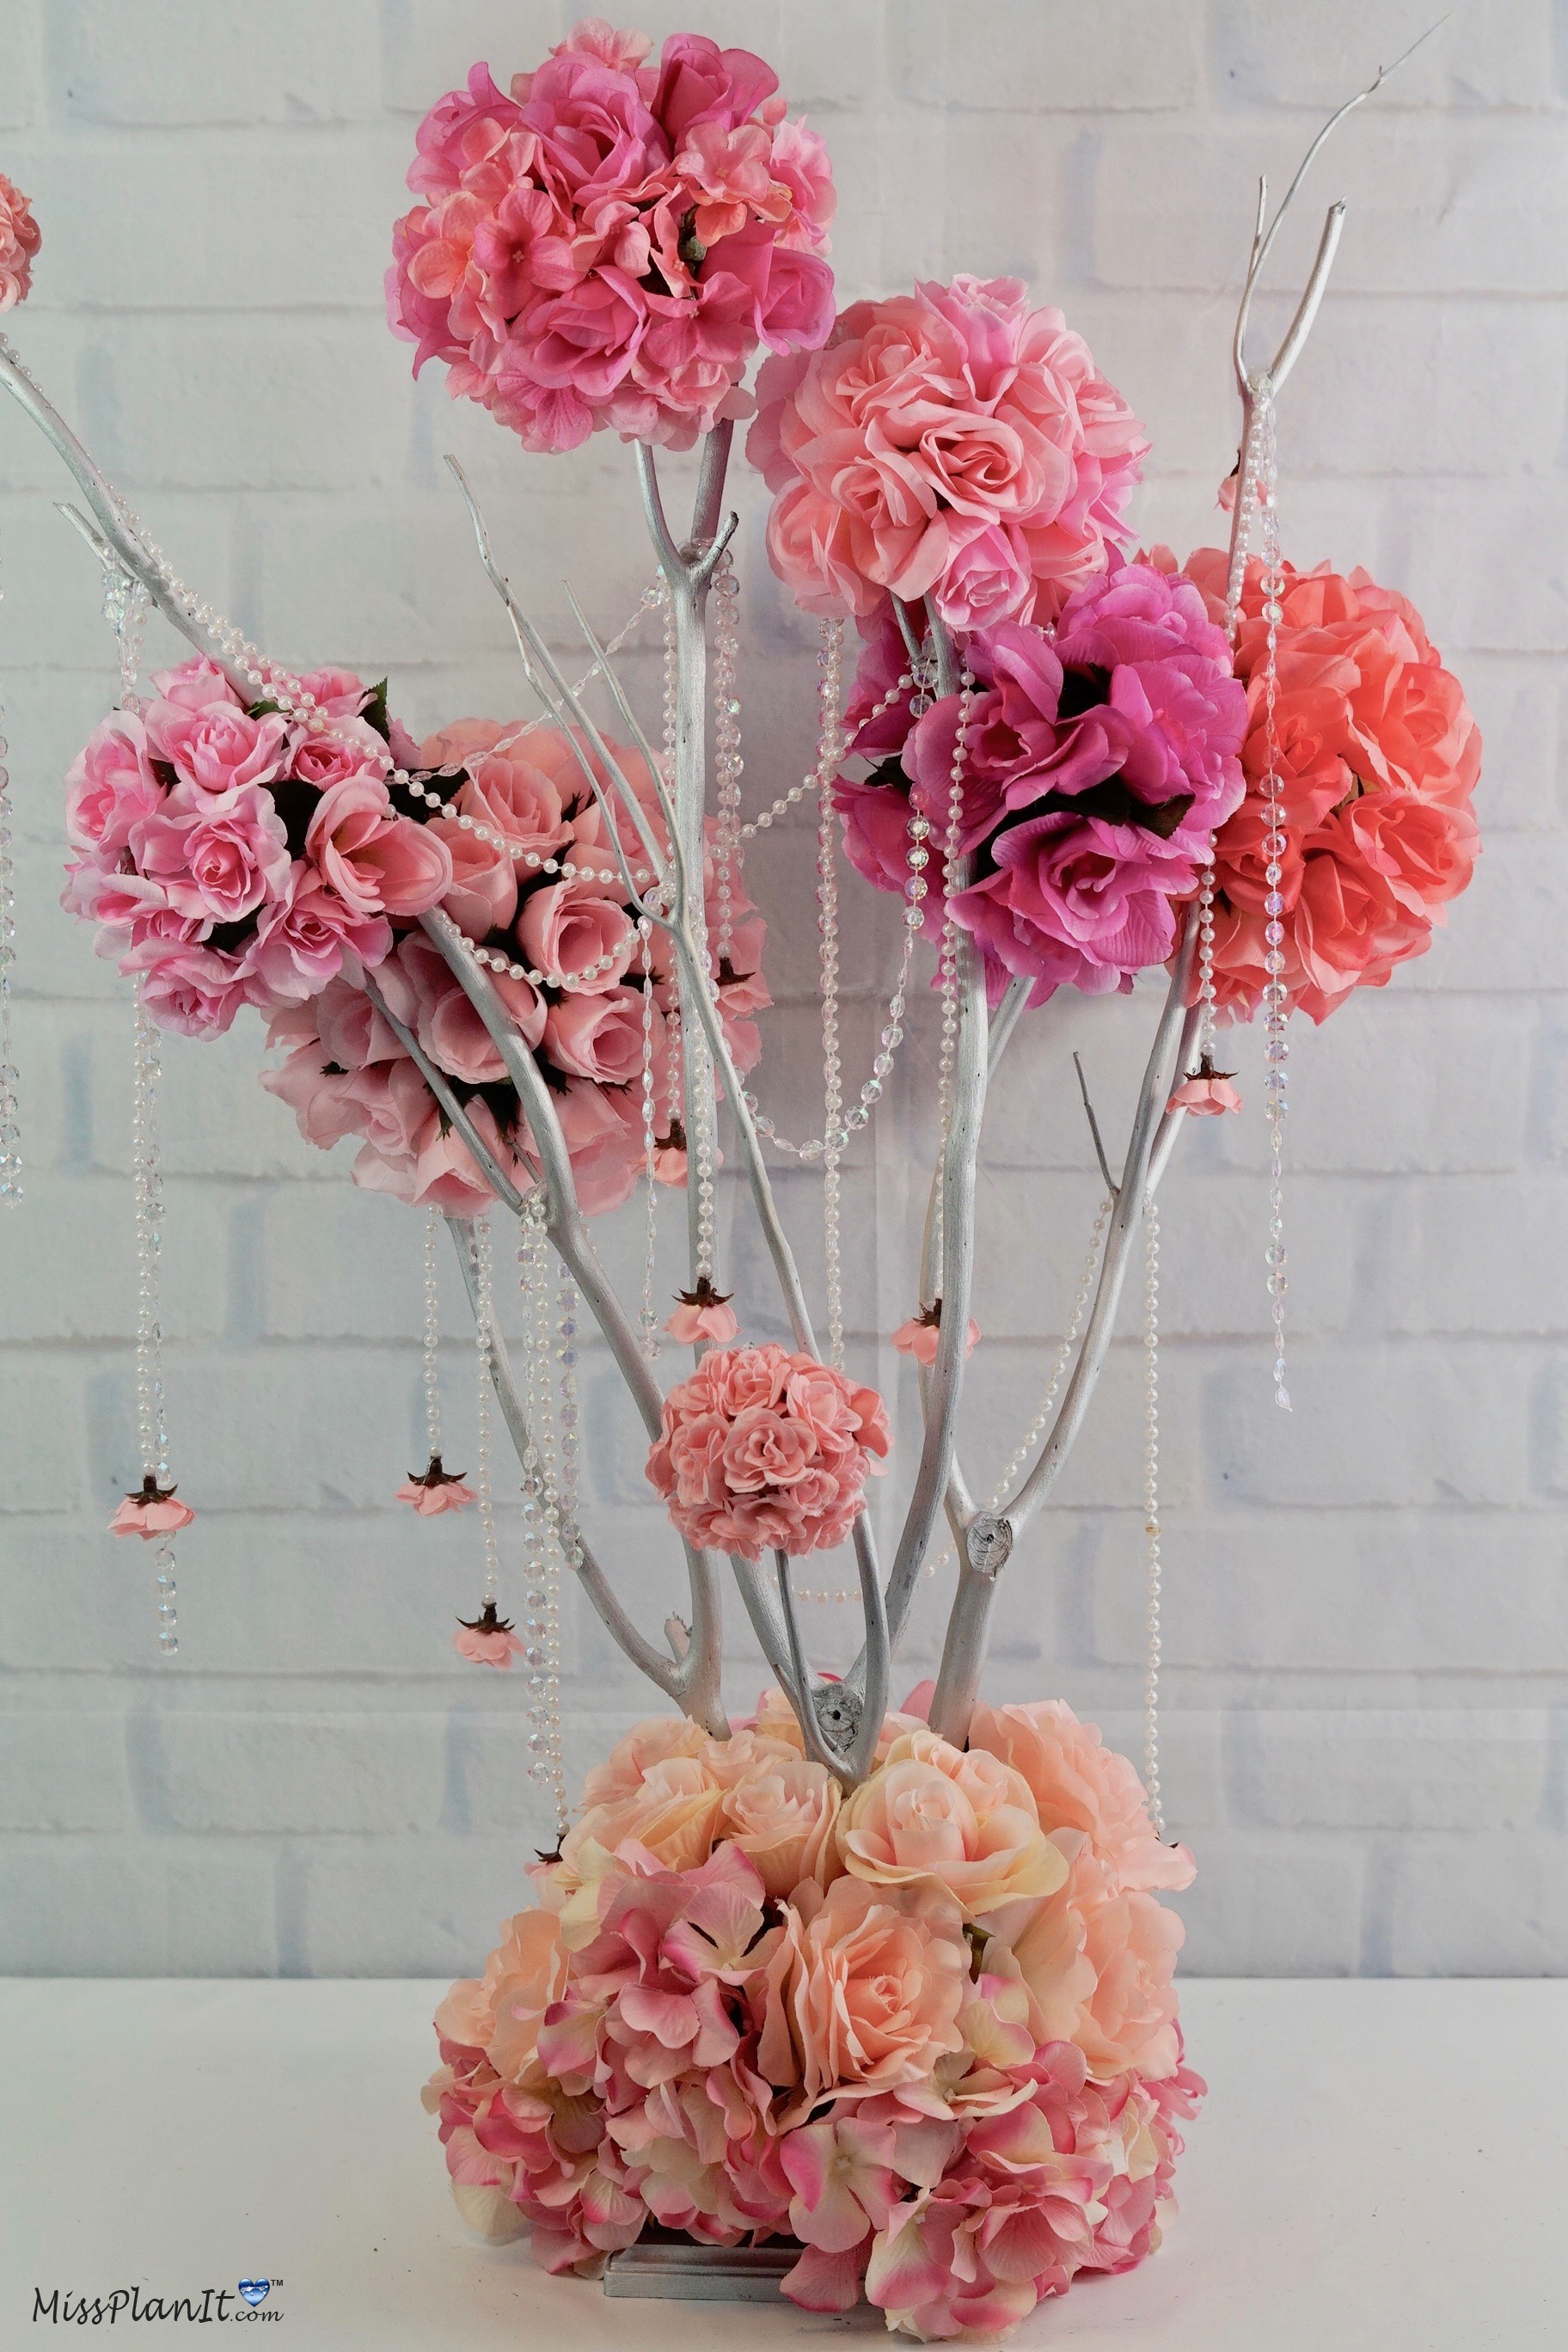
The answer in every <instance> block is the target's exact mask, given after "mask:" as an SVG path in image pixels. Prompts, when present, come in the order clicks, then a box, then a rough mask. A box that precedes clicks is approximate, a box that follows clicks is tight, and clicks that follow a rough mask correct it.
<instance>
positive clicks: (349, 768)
mask: <svg viewBox="0 0 1568 2352" xmlns="http://www.w3.org/2000/svg"><path fill="white" fill-rule="evenodd" d="M289 774H290V775H291V776H294V777H296V778H297V779H298V780H299V782H300V783H302V784H313V785H314V787H315V789H316V790H317V792H319V793H324V792H326V791H327V790H328V789H329V787H330V786H331V785H332V784H341V783H342V782H343V781H344V779H345V778H346V777H349V776H365V775H369V776H378V777H380V778H381V779H382V780H383V781H384V780H385V775H386V745H385V744H384V742H383V741H382V739H381V737H380V736H379V735H378V734H377V733H376V731H375V730H374V727H370V726H367V725H366V724H365V722H364V720H363V719H339V720H338V722H337V724H336V726H335V727H334V728H333V729H332V730H331V734H330V735H329V734H326V733H322V734H320V735H310V734H300V735H299V736H298V737H296V739H295V742H294V746H293V750H292V751H291V752H290V755H289Z"/></svg>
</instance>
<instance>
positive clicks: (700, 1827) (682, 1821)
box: [561, 1755, 723, 1880]
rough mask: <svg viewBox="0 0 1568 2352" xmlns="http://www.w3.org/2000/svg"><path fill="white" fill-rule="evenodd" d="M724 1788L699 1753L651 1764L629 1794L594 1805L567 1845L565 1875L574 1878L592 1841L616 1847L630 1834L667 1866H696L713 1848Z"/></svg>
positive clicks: (564, 1849)
mask: <svg viewBox="0 0 1568 2352" xmlns="http://www.w3.org/2000/svg"><path fill="white" fill-rule="evenodd" d="M722 1801H723V1792H722V1790H721V1789H720V1787H719V1784H718V1782H717V1781H716V1780H714V1778H713V1776H712V1774H711V1773H710V1771H709V1770H708V1769H707V1767H706V1765H704V1764H703V1763H702V1762H701V1760H700V1759H699V1758H697V1757H695V1756H679V1755H676V1756H670V1757H668V1758H666V1759H664V1761H662V1762H661V1763H658V1764H654V1765H651V1766H650V1767H649V1768H648V1769H647V1772H645V1773H644V1775H643V1778H642V1780H640V1782H639V1783H638V1784H637V1787H636V1788H635V1789H634V1790H632V1791H631V1792H630V1794H629V1795H627V1796H625V1797H621V1798H619V1799H617V1800H616V1801H613V1802H612V1803H609V1804H604V1805H591V1806H589V1808H588V1809H587V1811H585V1812H584V1814H583V1815H582V1816H581V1817H580V1819H579V1820H578V1821H577V1822H576V1823H575V1825H574V1827H573V1828H572V1829H571V1830H569V1831H568V1832H567V1833H566V1836H565V1838H564V1839H563V1843H562V1847H561V1863H562V1869H563V1874H564V1876H565V1877H566V1878H567V1879H568V1880H572V1879H574V1878H575V1876H576V1874H577V1860H578V1856H579V1855H580V1854H581V1853H582V1851H583V1848H584V1845H586V1844H587V1843H589V1842H590V1841H592V1843H595V1845H601V1846H603V1847H604V1848H605V1850H606V1852H608V1853H614V1852H615V1850H616V1847H617V1846H618V1845H620V1844H622V1843H624V1842H625V1840H626V1839H627V1838H635V1839H636V1840H637V1843H638V1845H641V1846H646V1847H647V1851H648V1853H651V1854H652V1855H653V1856H654V1858H655V1859H656V1861H658V1862H661V1863H663V1864H664V1865H665V1867H666V1869H667V1870H695V1869H697V1868H698V1867H699V1865H700V1864H702V1863H704V1862H706V1861H707V1859H708V1856H709V1855H710V1853H711V1852H712V1850H713V1832H714V1829H715V1826H716V1825H717V1822H718V1819H719V1808H720V1805H721V1802H722Z"/></svg>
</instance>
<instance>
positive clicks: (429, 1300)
mask: <svg viewBox="0 0 1568 2352" xmlns="http://www.w3.org/2000/svg"><path fill="white" fill-rule="evenodd" d="M442 1223H443V1219H442V1215H441V1212H440V1210H439V1209H426V1212H425V1344H424V1362H423V1368H422V1375H421V1377H422V1380H423V1382H424V1389H425V1443H426V1453H427V1454H428V1455H429V1458H430V1465H431V1467H432V1469H433V1468H434V1467H435V1465H437V1463H438V1462H439V1461H440V1459H441V1291H440V1285H439V1283H438V1281H437V1250H438V1248H439V1244H440V1235H441V1226H442Z"/></svg>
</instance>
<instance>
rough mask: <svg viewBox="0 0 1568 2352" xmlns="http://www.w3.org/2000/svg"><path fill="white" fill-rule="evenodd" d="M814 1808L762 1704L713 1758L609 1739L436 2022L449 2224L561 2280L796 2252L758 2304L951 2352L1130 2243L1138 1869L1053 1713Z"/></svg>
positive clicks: (1164, 2074)
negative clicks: (657, 2264) (710, 2251)
mask: <svg viewBox="0 0 1568 2352" xmlns="http://www.w3.org/2000/svg"><path fill="white" fill-rule="evenodd" d="M930 1696H931V1686H930V1685H927V1686H926V1688H925V1689H924V1690H923V1691H921V1692H916V1693H914V1694H912V1695H911V1697H910V1701H909V1702H907V1704H906V1707H905V1710H904V1711H903V1712H902V1713H900V1714H895V1715H890V1716H889V1717H887V1719H886V1721H885V1722H884V1724H883V1725H882V1727H881V1732H880V1736H879V1740H878V1744H877V1754H876V1760H875V1763H874V1765H873V1768H872V1769H871V1771H870V1772H869V1774H868V1777H867V1778H866V1779H865V1780H862V1781H861V1783H860V1784H859V1786H858V1788H857V1789H856V1790H854V1791H853V1793H852V1794H851V1795H849V1796H847V1797H845V1796H844V1795H843V1794H842V1792H841V1790H840V1787H839V1784H838V1782H837V1780H836V1779H835V1778H834V1777H833V1775H832V1774H831V1773H830V1772H828V1771H827V1770H826V1769H825V1767H823V1766H822V1765H820V1764H816V1763H813V1762H812V1761H810V1759H807V1758H806V1756H805V1753H804V1751H803V1747H802V1742H801V1738H800V1732H799V1728H798V1726H797V1724H796V1720H795V1716H794V1714H793V1713H792V1711H791V1710H790V1708H789V1707H788V1706H787V1705H786V1704H785V1702H784V1698H783V1696H782V1695H781V1694H780V1693H778V1692H776V1691H772V1692H765V1693H764V1694H763V1699H762V1702H761V1704H760V1706H759V1708H758V1711H757V1714H756V1716H755V1717H753V1718H752V1720H750V1721H749V1722H745V1723H739V1724H737V1725H735V1727H733V1729H732V1732H731V1737H730V1738H728V1739H723V1740H718V1739H714V1738H710V1737H709V1736H708V1735H706V1734H705V1733H703V1732H702V1731H701V1730H700V1728H699V1727H697V1726H696V1725H694V1724H692V1723H690V1722H689V1721H688V1720H685V1719H683V1718H680V1717H659V1718H657V1719H655V1720H654V1721H652V1722H648V1723H643V1724H639V1725H638V1726H637V1727H636V1729H635V1730H633V1731H631V1732H630V1733H628V1734H627V1736H626V1738H624V1739H623V1740H621V1741H620V1743H619V1744H618V1745H617V1746H616V1748H614V1749H613V1750H612V1752H611V1754H610V1755H609V1757H608V1758H607V1759H606V1760H605V1763H603V1764H602V1765H599V1766H597V1767H595V1769H594V1771H592V1772H591V1773H590V1774H589V1776H588V1780H587V1783H586V1786H585V1787H584V1791H583V1801H582V1804H581V1806H580V1808H579V1811H578V1816H577V1819H576V1822H574V1826H573V1827H572V1828H571V1830H570V1831H569V1832H567V1834H566V1836H565V1838H564V1839H563V1843H562V1846H561V1850H560V1852H559V1853H556V1854H553V1855H551V1856H549V1857H547V1858H545V1859H544V1860H543V1861H542V1862H541V1863H540V1864H539V1865H538V1867H537V1869H536V1870H535V1871H534V1873H533V1877H534V1881H535V1885H536V1888H537V1891H538V1894H539V1898H540V1904H541V1906H542V1907H541V1908H539V1909H538V1910H534V1911H526V1912H523V1913H521V1914H520V1915H519V1916H518V1917H517V1918H515V1919H513V1920H511V1921H510V1922H509V1923H508V1924H507V1926H506V1927H505V1928H504V1929H503V1931H502V1939H501V1942H500V1946H499V1947H498V1948H497V1949H496V1950H495V1951H494V1952H492V1953H491V1954H490V1957H489V1960H488V1961H487V1963H486V1966H485V1970H484V1974H483V1976H482V1977H481V1978H479V1979H467V1980H465V1981H464V1982H462V1983H459V1984H456V1985H454V1986H453V1988H452V1990H451V1991H450V1992H449V1993H448V1994H447V1998H446V2000H444V2001H443V2002H442V2004H441V2006H440V2008H439V2010H438V2011H437V2014H436V2031H437V2034H438V2036H439V2037H440V2056H441V2065H440V2068H439V2070H438V2071H437V2074H435V2075H433V2076H432V2078H431V2080H430V2083H429V2084H428V2085H427V2086H426V2093H425V2100H426V2106H427V2107H429V2108H430V2110H431V2111H432V2113H434V2114H436V2115H437V2116H439V2117H440V2129H441V2138H442V2140H443V2142H444V2144H445V2147H446V2155H447V2169H448V2171H449V2173H450V2175H451V2179H452V2184H453V2189H454V2193H455V2195H456V2197H457V2199H458V2204H459V2206H460V2207H461V2209H462V2210H463V2211H464V2213H465V2215H466V2216H467V2218H468V2220H469V2221H470V2222H471V2223H472V2224H473V2226H475V2227H476V2228H478V2229H479V2230H480V2231H482V2232H483V2233H484V2234H485V2235H487V2236H489V2237H490V2238H492V2239H499V2238H505V2237H507V2236H509V2235H513V2234H516V2232H517V2231H518V2230H519V2229H520V2228H521V2226H522V2225H523V2224H525V2223H526V2224H527V2225H529V2226H530V2228H531V2241H532V2251H533V2255H534V2259H535V2260H536V2261H537V2262H539V2263H542V2264H543V2265H544V2267H545V2268H546V2269H548V2270H553V2271H567V2270H570V2271H576V2272H578V2273H596V2272H597V2271H599V2270H601V2269H602V2268H603V2266H604V2263H605V2258H606V2256H607V2255H608V2254H610V2253H612V2252H616V2251H618V2250H620V2249H622V2248H625V2247H627V2246H630V2245H633V2244H635V2243H636V2242H637V2240H638V2238H639V2237H640V2236H641V2235H642V2233H643V2231H645V2230H647V2229H648V2228H650V2227H662V2228H663V2229H665V2230H674V2231H682V2232H684V2233H686V2234H688V2235H689V2236H690V2237H692V2238H694V2239H695V2240H696V2241H697V2242H699V2243H700V2244H704V2245H711V2246H735V2245H742V2244H759V2243H766V2242H769V2241H772V2240H774V2239H777V2240H783V2241H786V2242H791V2243H793V2244H794V2245H796V2246H797V2247H798V2253H797V2256H796V2259H795V2261H794V2263H793V2264H792V2265H791V2267H790V2268H789V2270H788V2272H787V2273H786V2274H785V2276H784V2280H783V2289H784V2294H786V2295H788V2296H790V2297H791V2298H792V2299H793V2300H794V2301H795V2302H796V2303H798V2304H801V2305H805V2308H806V2309H808V2310H812V2311H843V2310H846V2309H847V2308H848V2307H849V2305H852V2304H854V2303H856V2302H858V2300H859V2299H860V2298H861V2296H862V2295H864V2296H865V2297H866V2299H867V2300H868V2301H869V2302H870V2303H872V2304H874V2305H877V2306H878V2307H879V2309H880V2310H881V2311H883V2312H884V2313H885V2314H886V2316H887V2320H888V2324H889V2326H890V2327H895V2328H897V2329H899V2330H900V2332H901V2333H903V2334H905V2335H907V2336H914V2337H916V2338H917V2339H918V2340H920V2341H921V2342H922V2343H926V2342H931V2341H934V2340H941V2341H947V2340H951V2339H952V2338H963V2339H965V2340H967V2339H970V2338H974V2337H987V2336H994V2335H996V2334H997V2333H999V2332H1000V2331H1002V2330H1003V2329H1005V2328H1007V2327H1009V2326H1012V2325H1013V2324H1014V2323H1015V2322H1016V2321H1018V2320H1020V2319H1022V2318H1024V2317H1026V2315H1027V2314H1028V2313H1029V2312H1030V2311H1032V2310H1033V2309H1034V2307H1035V2305H1036V2304H1037V2302H1038V2301H1039V2300H1040V2298H1041V2297H1042V2296H1046V2295H1052V2294H1060V2293H1062V2292H1063V2291H1064V2290H1065V2289H1066V2288H1067V2287H1068V2285H1069V2284H1071V2282H1072V2280H1073V2278H1074V2277H1075V2276H1076V2275H1077V2274H1078V2273H1080V2272H1084V2271H1090V2272H1092V2271H1107V2272H1114V2271H1123V2270H1128V2269H1130V2268H1131V2266H1132V2265H1133V2264H1134V2263H1138V2262H1140V2261H1142V2258H1143V2257H1144V2255H1146V2254H1148V2253H1150V2252H1152V2250H1153V2249H1154V2248H1155V2247H1156V2246H1157V2245H1158V2244H1159V2242H1160V2235H1161V2228H1162V2221H1163V2216H1164V2214H1165V2213H1166V2211H1167V2210H1168V2209H1169V2200H1170V2195H1171V2180H1172V2175H1173V2169H1174V2167H1175V2162H1176V2158H1178V2157H1179V2156H1180V2154H1181V2152H1182V2136H1181V2129H1180V2126H1181V2124H1182V2123H1183V2122H1184V2120H1185V2119H1186V2118H1187V2117H1189V2116H1192V2115H1193V2114H1194V2112H1195V2110H1196V2107H1197V2103H1198V2100H1199V2099H1200V2097H1201V2096H1202V2094H1203V2089H1204V2085H1203V2084H1202V2083H1201V2082H1200V2081H1199V2080H1198V2077H1197V2076H1196V2075H1195V2074H1193V2073H1192V2071H1191V2069H1190V2068H1189V2067H1187V2066H1186V2065H1185V2063H1184V2060H1183V2055H1182V2036H1181V2028H1180V2026H1179V2024H1178V2023H1177V2020H1176V1999H1175V1992H1174V1989H1173V1983H1172V1972H1173V1969H1174V1966H1175V1959H1176V1954H1177V1951H1178V1949H1179V1948H1180V1946H1181V1941H1182V1925H1181V1921H1180V1920H1179V1919H1178V1918H1177V1917H1176V1916H1175V1914H1174V1913H1173V1911H1171V1910H1170V1909H1169V1908H1167V1906H1165V1905H1163V1903H1162V1902H1161V1901H1160V1899H1159V1896H1160V1894H1161V1893H1162V1892H1165V1891H1169V1890H1172V1889H1176V1888H1180V1887H1183V1886H1185V1885H1187V1884H1188V1883H1189V1882H1190V1880H1191V1878H1192V1875H1193V1863H1192V1857H1191V1856H1190V1855H1189V1854H1188V1853H1186V1851H1185V1849H1184V1848H1183V1847H1180V1846H1174V1847H1173V1846H1168V1845H1163V1844H1162V1843H1160V1841H1159V1840H1158V1839H1157V1838H1156V1837H1155V1835H1154V1832H1153V1829H1152V1825H1151V1823H1150V1821H1149V1815H1148V1810H1147V1807H1146V1805H1145V1802H1144V1797H1143V1791H1142V1787H1141V1786H1140V1784H1139V1781H1138V1778H1137V1775H1136V1773H1135V1772H1134V1771H1133V1769H1132V1767H1131V1765H1130V1764H1129V1763H1128V1762H1127V1761H1126V1759H1124V1758H1122V1757H1120V1756H1117V1755H1114V1754H1112V1753H1111V1752H1110V1750H1108V1749H1107V1748H1105V1747H1104V1746H1103V1745H1102V1743H1101V1741H1100V1735H1099V1733H1098V1732H1097V1731H1095V1730H1094V1729H1093V1728H1092V1727H1089V1726H1088V1725H1086V1724H1081V1723H1079V1720H1078V1718H1077V1717H1076V1716H1074V1714H1073V1713H1072V1711H1071V1709H1070V1708H1068V1707H1067V1706H1063V1705H1062V1704H1060V1703H1059V1702H1057V1703H1049V1702H1047V1703H1044V1704H1037V1705H1032V1706H1003V1707H990V1706H979V1707H977V1708H976V1710H975V1713H974V1716H973V1719H972V1722H971V1726H970V1731H969V1739H968V1744H967V1747H966V1748H955V1747H953V1746H952V1745H951V1744H950V1743H949V1742H948V1741H947V1740H944V1739H942V1738H939V1737H938V1736H937V1735H936V1734H935V1733H934V1732H932V1731H931V1730H930V1729H929V1728H928V1727H926V1725H925V1723H924V1721H923V1720H922V1718H921V1714H920V1713H919V1709H920V1708H921V1706H922V1704H924V1703H929V1700H930Z"/></svg>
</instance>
